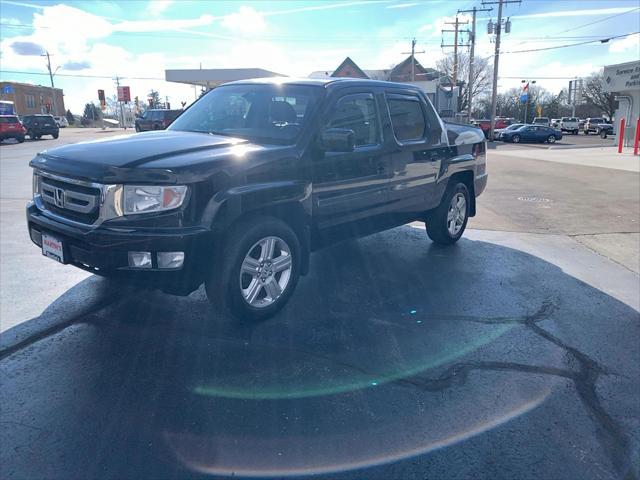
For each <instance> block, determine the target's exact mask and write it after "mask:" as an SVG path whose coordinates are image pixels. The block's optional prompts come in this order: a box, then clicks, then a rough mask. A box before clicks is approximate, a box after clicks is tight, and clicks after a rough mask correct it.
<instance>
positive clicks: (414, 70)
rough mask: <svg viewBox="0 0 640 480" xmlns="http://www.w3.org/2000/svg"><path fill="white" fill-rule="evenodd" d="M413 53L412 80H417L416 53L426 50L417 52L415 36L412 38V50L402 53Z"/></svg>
mask: <svg viewBox="0 0 640 480" xmlns="http://www.w3.org/2000/svg"><path fill="white" fill-rule="evenodd" d="M408 53H411V81H412V82H415V81H416V53H425V51H424V50H421V51H419V52H416V39H415V37H414V38H413V40H411V52H402V55H407V54H408Z"/></svg>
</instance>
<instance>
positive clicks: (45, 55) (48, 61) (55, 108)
mask: <svg viewBox="0 0 640 480" xmlns="http://www.w3.org/2000/svg"><path fill="white" fill-rule="evenodd" d="M40 56H41V57H47V70H49V79H50V80H51V102H52V103H51V106H52V107H53V113H52V115H55V114H56V113H57V111H58V105H57V103H58V102H56V91H55V87H54V86H53V74H54V73H55V72H53V71H52V70H51V56H50V55H49V51H46V52H45V53H44V54H42V55H40ZM56 71H58V69H57V68H56Z"/></svg>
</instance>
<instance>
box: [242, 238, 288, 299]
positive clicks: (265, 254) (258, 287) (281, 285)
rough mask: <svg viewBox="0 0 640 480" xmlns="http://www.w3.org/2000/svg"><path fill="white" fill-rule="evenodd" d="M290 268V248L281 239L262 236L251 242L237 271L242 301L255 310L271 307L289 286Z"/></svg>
mask: <svg viewBox="0 0 640 480" xmlns="http://www.w3.org/2000/svg"><path fill="white" fill-rule="evenodd" d="M292 268H293V262H292V259H291V249H290V248H289V245H287V243H286V242H285V241H284V240H282V239H281V238H279V237H265V238H263V239H261V240H259V241H257V242H256V243H254V244H253V246H252V247H251V248H250V249H249V251H248V252H247V254H246V255H245V257H244V260H243V261H242V266H241V268H240V289H241V291H242V297H243V298H244V300H245V302H247V303H248V304H249V305H251V306H252V307H255V308H264V307H268V306H269V305H271V304H273V302H275V301H276V300H277V299H278V298H279V297H280V296H281V295H282V293H283V292H284V291H285V289H286V288H287V286H288V285H289V280H290V279H291V270H292Z"/></svg>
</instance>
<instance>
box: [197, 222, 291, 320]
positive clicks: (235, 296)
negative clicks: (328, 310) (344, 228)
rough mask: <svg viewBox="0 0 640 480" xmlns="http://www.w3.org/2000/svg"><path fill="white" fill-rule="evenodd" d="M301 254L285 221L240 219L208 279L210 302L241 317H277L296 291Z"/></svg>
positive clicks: (223, 310)
mask: <svg viewBox="0 0 640 480" xmlns="http://www.w3.org/2000/svg"><path fill="white" fill-rule="evenodd" d="M269 250H270V252H269ZM301 252H302V249H301V247H300V241H299V240H298V237H297V235H296V234H295V232H294V231H293V230H292V229H291V227H289V226H288V225H287V224H286V223H284V222H283V221H281V220H278V219H276V218H272V217H266V218H265V217H250V218H248V219H246V220H245V221H241V222H240V223H239V224H238V225H236V226H235V227H234V228H233V229H232V231H231V232H230V233H229V234H228V236H227V238H226V240H225V242H224V246H223V248H222V249H221V251H219V252H218V253H217V254H216V256H215V258H214V261H213V266H212V268H211V273H210V276H209V278H208V279H207V280H206V282H205V288H206V291H207V297H208V299H209V301H210V302H211V304H212V306H213V307H214V309H216V310H217V311H218V312H220V313H222V314H226V315H231V316H233V317H235V318H237V319H239V320H246V321H258V320H264V319H266V318H269V317H271V316H273V315H275V314H276V313H277V312H278V311H279V310H280V309H281V308H282V307H284V305H285V304H286V303H287V301H288V300H289V298H290V297H291V295H292V294H293V291H294V290H295V287H296V284H297V282H298V278H299V275H300V265H301Z"/></svg>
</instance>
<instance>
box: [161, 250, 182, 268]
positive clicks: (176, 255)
mask: <svg viewBox="0 0 640 480" xmlns="http://www.w3.org/2000/svg"><path fill="white" fill-rule="evenodd" d="M183 263H184V252H158V268H182V264H183Z"/></svg>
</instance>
